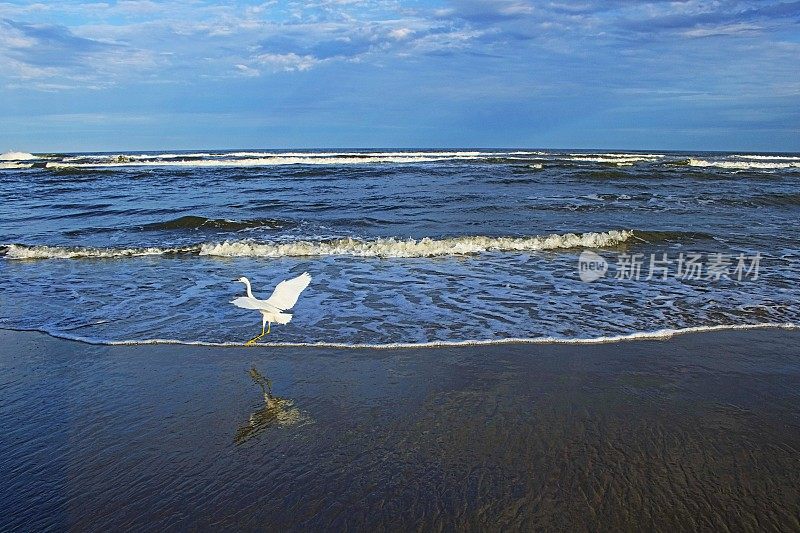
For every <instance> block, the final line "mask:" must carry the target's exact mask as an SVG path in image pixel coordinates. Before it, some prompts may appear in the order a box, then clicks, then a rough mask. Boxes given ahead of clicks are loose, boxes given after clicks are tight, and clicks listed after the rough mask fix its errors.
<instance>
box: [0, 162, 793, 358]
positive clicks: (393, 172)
mask: <svg viewBox="0 0 800 533" xmlns="http://www.w3.org/2000/svg"><path fill="white" fill-rule="evenodd" d="M798 219H800V155H798V154H747V153H719V152H714V153H701V152H692V153H684V152H624V153H623V152H606V151H585V150H534V149H513V150H512V149H503V150H494V149H493V150H488V149H480V150H478V149H465V150H422V149H420V150H300V151H287V150H248V151H241V150H239V151H225V150H222V151H195V152H190V151H171V152H130V153H113V154H112V153H71V154H28V153H21V152H9V153H6V154H3V155H2V156H0V221H2V223H0V283H2V291H1V292H0V327H2V328H7V329H20V330H38V331H43V332H46V333H49V334H51V335H54V336H58V337H64V338H71V339H78V340H82V341H86V342H93V343H142V342H156V341H174V342H182V343H210V344H226V343H240V342H244V341H246V340H247V339H249V338H250V337H252V336H253V335H255V334H257V333H259V332H260V316H259V315H258V313H255V312H253V311H247V310H243V309H239V308H236V307H234V306H233V305H231V304H230V303H229V302H230V300H232V299H233V298H235V297H237V296H241V295H243V294H244V287H243V286H242V285H241V284H240V283H236V282H234V281H233V280H234V279H236V278H238V277H240V276H247V277H248V278H249V279H250V280H251V282H252V283H253V291H254V293H255V294H256V296H257V297H262V298H266V297H268V296H269V294H270V292H271V291H272V288H273V287H274V286H275V285H276V284H277V283H278V282H280V281H281V280H283V279H287V278H290V277H293V276H296V275H298V274H300V273H302V272H306V271H307V272H309V273H310V274H311V275H312V277H313V281H312V283H311V285H310V287H309V288H308V289H307V290H306V291H305V292H304V293H303V294H302V296H301V297H300V300H299V302H298V304H297V305H296V306H295V308H294V310H293V311H292V312H293V313H294V318H293V320H292V321H291V322H290V323H289V324H287V325H280V326H278V325H276V326H275V327H274V328H272V332H271V333H270V335H268V336H266V337H265V338H264V339H262V343H263V344H324V345H342V346H357V345H371V346H386V347H391V346H398V345H420V344H421V345H425V344H430V345H447V344H469V343H495V342H595V341H600V340H604V339H617V338H625V337H637V336H649V335H655V336H657V335H665V334H670V333H672V332H674V331H680V330H685V329H694V330H696V329H715V328H721V327H749V326H755V325H766V324H769V325H773V326H784V327H795V325H797V324H800V311H798V301H800V283H798V282H799V281H800V273H798V259H800V235H799V234H798V231H797V225H798ZM587 252H591V254H588V253H587Z"/></svg>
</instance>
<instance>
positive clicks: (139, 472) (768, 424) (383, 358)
mask: <svg viewBox="0 0 800 533" xmlns="http://www.w3.org/2000/svg"><path fill="white" fill-rule="evenodd" d="M798 337H800V334H798V333H796V332H776V331H750V332H730V331H729V332H720V333H715V334H702V335H685V336H680V337H676V338H675V339H673V340H671V341H668V342H652V341H644V342H627V343H621V344H615V345H595V346H582V347H574V346H566V345H536V346H521V345H513V346H502V347H498V346H484V347H472V348H457V349H453V348H445V349H441V348H440V349H434V350H430V349H428V350H395V351H385V350H383V351H374V350H333V349H309V348H304V349H297V348H292V349H287V348H273V349H270V350H259V349H246V348H242V347H233V348H206V347H191V346H152V347H142V346H127V347H108V346H89V345H85V344H81V343H75V342H68V341H61V340H56V339H52V338H50V337H47V336H44V335H40V334H32V333H11V332H8V331H0V345H2V346H3V347H4V348H3V350H2V351H0V393H1V394H2V398H3V401H2V402H0V420H1V421H2V422H1V423H2V431H0V478H1V479H3V485H2V487H0V508H2V509H3V513H0V529H2V530H7V529H9V530H13V529H15V528H18V529H20V530H25V531H32V530H42V529H47V528H52V529H59V530H63V529H70V530H91V531H108V530H120V529H126V530H127V529H136V530H138V529H142V528H147V529H154V530H159V531H164V530H187V529H189V530H196V529H214V530H220V529H236V530H260V531H263V530H281V531H284V530H316V531H319V530H342V529H345V528H347V529H357V530H363V531H375V530H384V529H392V530H414V529H423V530H426V531H430V530H452V529H459V530H465V529H466V530H474V529H479V530H486V529H503V530H524V531H530V530H535V529H548V530H552V529H558V530H573V531H574V530H615V531H619V530H634V529H642V528H643V527H644V528H646V529H648V530H676V529H677V530H689V529H691V530H697V529H711V530H726V529H733V530H740V529H753V530H794V529H798V528H799V527H800V516H798V507H797V501H798V497H800V495H799V494H798V487H797V480H796V477H797V476H796V474H797V471H798V468H800V455H798V453H797V452H798V449H800V411H798V409H799V406H800V396H798V391H800V364H799V363H798V358H797V350H796V348H794V347H796V346H797V341H798V340H800V339H798ZM253 367H255V368H257V369H258V371H259V372H260V373H261V374H262V375H264V376H267V377H269V378H270V379H271V380H272V383H271V392H272V394H273V395H274V396H275V397H276V399H275V401H273V403H272V404H266V403H265V401H264V393H263V391H262V389H261V387H260V386H259V385H258V384H257V383H255V382H254V381H253V380H252V379H251V377H250V376H249V375H248V373H249V371H250V370H251V369H252V368H253Z"/></svg>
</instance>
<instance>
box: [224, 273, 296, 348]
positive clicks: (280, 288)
mask: <svg viewBox="0 0 800 533" xmlns="http://www.w3.org/2000/svg"><path fill="white" fill-rule="evenodd" d="M234 281H238V282H239V283H244V285H245V287H247V296H240V297H239V298H236V299H235V300H231V303H232V304H233V305H235V306H236V307H241V308H242V309H254V310H256V311H258V312H260V313H261V335H256V336H255V337H253V338H252V339H250V340H249V341H247V342H246V343H245V344H246V345H248V346H250V345H252V344H254V343H255V342H256V341H257V340H258V339H260V338H261V337H263V336H264V335H267V334H268V333H269V330H270V328H271V327H272V323H273V322H275V323H277V324H288V323H289V321H290V320H291V319H292V315H291V314H290V313H285V312H284V311H288V310H289V309H291V308H292V307H294V304H296V303H297V298H299V297H300V293H301V292H303V291H304V290H305V288H306V287H308V284H309V283H311V276H310V275H309V273H308V272H303V273H302V274H300V275H299V276H297V277H296V278H292V279H288V280H284V281H281V282H280V283H278V285H277V287H275V290H274V291H272V296H270V297H269V298H268V299H266V300H259V299H258V298H256V297H255V296H253V291H252V289H251V287H250V280H249V279H247V278H245V277H244V276H243V277H241V278H239V279H237V280H234ZM265 327H266V328H267V329H266V331H264V328H265Z"/></svg>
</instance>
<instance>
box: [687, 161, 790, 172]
mask: <svg viewBox="0 0 800 533" xmlns="http://www.w3.org/2000/svg"><path fill="white" fill-rule="evenodd" d="M688 165H689V166H691V167H717V168H730V169H736V170H750V169H762V170H764V169H781V168H800V161H784V162H765V161H708V160H705V159H689V163H688Z"/></svg>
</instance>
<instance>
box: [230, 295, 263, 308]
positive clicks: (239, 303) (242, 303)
mask: <svg viewBox="0 0 800 533" xmlns="http://www.w3.org/2000/svg"><path fill="white" fill-rule="evenodd" d="M231 303H232V304H233V305H235V306H236V307H241V308H242V309H261V304H262V303H263V302H261V301H260V300H256V299H255V298H250V297H249V296H240V297H239V298H236V299H234V300H231Z"/></svg>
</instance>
